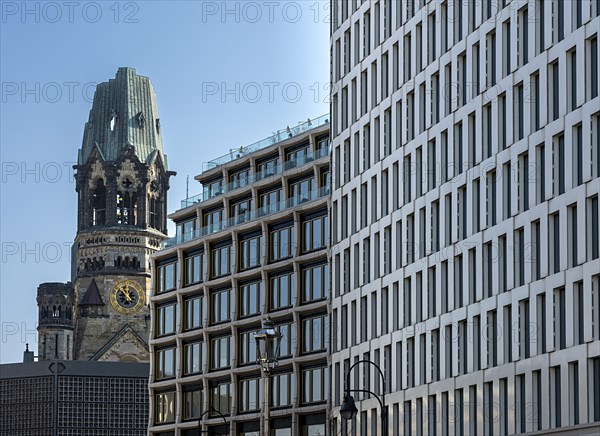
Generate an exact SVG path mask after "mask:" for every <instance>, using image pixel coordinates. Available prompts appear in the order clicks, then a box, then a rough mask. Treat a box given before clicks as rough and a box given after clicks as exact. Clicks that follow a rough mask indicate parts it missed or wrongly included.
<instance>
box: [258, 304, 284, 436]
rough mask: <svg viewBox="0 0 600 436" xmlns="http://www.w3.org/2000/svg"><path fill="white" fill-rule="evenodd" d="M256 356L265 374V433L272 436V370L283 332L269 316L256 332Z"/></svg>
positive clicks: (277, 361) (263, 374) (277, 356)
mask: <svg viewBox="0 0 600 436" xmlns="http://www.w3.org/2000/svg"><path fill="white" fill-rule="evenodd" d="M254 341H255V342H256V357H257V360H258V363H259V364H260V367H261V368H262V376H263V425H262V427H263V435H264V436H270V434H271V431H270V418H269V415H270V406H271V399H270V398H269V396H270V393H271V390H270V384H271V371H273V370H274V369H275V368H277V366H278V365H279V360H278V358H279V345H280V343H281V334H280V333H279V332H278V331H277V330H275V327H274V326H273V321H271V318H269V317H268V316H267V317H266V318H265V319H264V320H263V322H262V328H261V329H260V330H259V331H257V332H256V333H254Z"/></svg>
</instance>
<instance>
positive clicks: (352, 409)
mask: <svg viewBox="0 0 600 436" xmlns="http://www.w3.org/2000/svg"><path fill="white" fill-rule="evenodd" d="M359 363H368V364H370V365H373V366H374V367H375V368H377V371H379V375H380V376H381V380H382V381H383V395H382V396H381V398H380V397H379V395H376V394H374V393H373V392H371V391H369V390H366V389H350V371H352V368H354V367H355V366H357V365H358V364H359ZM350 392H364V393H367V394H371V395H373V396H374V397H375V398H377V401H379V407H380V408H381V427H382V436H388V424H387V408H386V407H385V377H384V375H383V372H382V371H381V368H379V366H377V364H375V363H374V362H371V361H370V360H359V361H358V362H354V364H353V365H352V366H351V367H350V368H349V369H348V372H347V373H346V383H345V387H344V400H343V401H342V406H341V407H340V415H341V416H342V418H344V419H345V420H346V421H349V420H351V419H352V418H354V417H355V416H356V413H357V412H358V409H357V408H356V404H354V398H353V397H352V395H350Z"/></svg>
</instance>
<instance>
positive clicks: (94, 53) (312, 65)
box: [0, 0, 329, 363]
mask: <svg viewBox="0 0 600 436" xmlns="http://www.w3.org/2000/svg"><path fill="white" fill-rule="evenodd" d="M73 3H74V5H73V6H69V2H51V3H44V2H35V1H31V2H8V1H0V6H1V9H2V16H1V22H0V82H1V85H2V95H1V106H0V110H1V114H0V146H1V156H0V160H1V163H2V176H1V177H2V178H1V185H0V186H1V195H0V203H1V222H0V229H1V241H2V259H1V263H0V266H1V274H0V317H1V319H0V321H1V326H2V332H1V333H2V337H1V338H0V362H1V363H7V362H16V361H20V360H21V359H22V351H23V350H24V348H25V342H29V343H30V348H32V349H33V350H35V351H36V352H37V335H36V322H37V306H36V302H35V297H36V289H37V286H38V284H39V283H41V282H48V281H61V282H62V281H67V280H69V278H70V259H69V256H70V254H69V247H70V244H71V243H72V241H73V239H74V237H75V230H76V193H75V186H74V183H73V180H72V173H73V171H72V169H71V166H72V165H73V163H74V161H75V160H76V156H77V149H78V148H79V147H80V146H81V140H82V133H83V125H84V123H85V121H86V120H87V117H88V112H89V109H90V107H91V98H92V96H93V89H94V88H93V84H94V83H98V82H103V81H106V80H108V79H110V78H112V77H114V75H115V72H116V71H117V68H118V67H121V66H129V67H134V68H136V70H137V73H138V74H141V75H145V76H148V77H150V79H151V80H152V82H153V84H154V88H155V90H156V93H157V98H158V104H159V113H160V118H161V126H162V133H163V143H164V146H165V151H166V153H167V155H168V158H169V165H170V168H171V169H173V170H175V171H177V173H178V175H177V176H176V177H175V178H174V179H172V185H171V190H170V194H169V195H170V198H169V211H174V210H175V209H178V208H179V202H180V200H181V199H183V198H184V197H185V189H186V175H188V174H189V175H190V179H191V181H190V194H196V193H198V192H199V191H200V189H199V188H200V185H197V184H196V182H195V181H193V176H194V175H196V174H198V173H199V172H200V171H201V170H202V168H203V165H204V163H205V162H206V161H208V160H210V159H212V158H215V157H218V156H220V155H222V154H224V153H226V152H228V151H229V149H230V148H236V147H240V146H242V145H246V144H249V143H251V142H254V141H256V140H259V139H262V138H263V137H266V136H268V135H270V134H271V133H272V132H273V131H275V130H277V129H281V128H285V127H286V126H287V125H293V124H295V123H297V122H299V121H301V120H306V118H307V117H311V118H312V117H316V116H318V115H321V114H324V113H326V112H327V111H328V110H329V109H328V108H329V104H328V93H329V92H328V91H329V90H328V86H327V84H328V82H329V24H328V19H327V17H328V14H329V5H328V3H329V2H328V0H324V1H313V0H310V1H298V2H288V1H282V2H277V1H276V2H266V1H265V2H261V1H259V2H250V3H249V2H243V1H239V2H238V1H227V2H223V1H217V2H211V1H204V2H200V1H199V2H193V1H169V2H167V1H141V2H122V3H118V7H115V6H114V5H115V3H114V2H96V3H94V2H73ZM23 5H26V6H27V10H24V6H23ZM56 5H58V6H59V9H57V8H56ZM215 92H216V94H215Z"/></svg>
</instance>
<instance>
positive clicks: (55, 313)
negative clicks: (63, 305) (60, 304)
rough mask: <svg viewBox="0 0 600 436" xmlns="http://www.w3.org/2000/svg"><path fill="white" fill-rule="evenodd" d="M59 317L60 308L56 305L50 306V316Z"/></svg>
mask: <svg viewBox="0 0 600 436" xmlns="http://www.w3.org/2000/svg"><path fill="white" fill-rule="evenodd" d="M59 317H60V308H57V307H56V306H52V318H59Z"/></svg>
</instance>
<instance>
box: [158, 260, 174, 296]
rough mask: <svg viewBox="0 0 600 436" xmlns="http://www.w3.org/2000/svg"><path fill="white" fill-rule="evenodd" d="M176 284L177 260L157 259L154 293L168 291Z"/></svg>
mask: <svg viewBox="0 0 600 436" xmlns="http://www.w3.org/2000/svg"><path fill="white" fill-rule="evenodd" d="M176 285H177V260H171V259H169V260H165V261H159V262H158V263H157V267H156V283H155V289H156V293H157V294H160V293H162V292H168V291H172V290H173V289H175V286H176Z"/></svg>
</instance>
